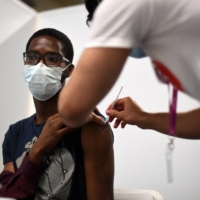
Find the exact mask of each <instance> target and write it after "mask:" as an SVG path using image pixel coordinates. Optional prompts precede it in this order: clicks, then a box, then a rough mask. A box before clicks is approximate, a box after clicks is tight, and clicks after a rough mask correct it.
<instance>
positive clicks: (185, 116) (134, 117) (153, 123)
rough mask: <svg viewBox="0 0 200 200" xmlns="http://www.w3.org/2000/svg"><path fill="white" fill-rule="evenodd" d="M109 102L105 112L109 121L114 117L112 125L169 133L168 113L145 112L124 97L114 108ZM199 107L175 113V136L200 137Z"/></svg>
mask: <svg viewBox="0 0 200 200" xmlns="http://www.w3.org/2000/svg"><path fill="white" fill-rule="evenodd" d="M111 106H112V104H110V105H109V106H108V108H107V111H106V114H107V115H108V116H109V121H110V122H111V121H113V120H114V119H115V123H114V127H115V128H117V127H118V126H119V125H120V124H121V127H122V128H124V127H125V125H126V124H130V125H136V126H138V127H139V128H142V129H151V130H155V131H158V132H161V133H164V134H167V135H168V133H169V114H168V113H149V112H145V111H144V110H143V109H142V108H141V107H140V106H139V105H138V104H137V103H136V102H135V101H134V100H133V99H131V98H130V97H125V98H123V99H119V100H118V101H117V102H116V104H115V110H110V107H111ZM199 119H200V108H197V109H194V110H191V111H188V112H183V113H177V119H176V136H177V137H179V138H185V139H200V123H199Z"/></svg>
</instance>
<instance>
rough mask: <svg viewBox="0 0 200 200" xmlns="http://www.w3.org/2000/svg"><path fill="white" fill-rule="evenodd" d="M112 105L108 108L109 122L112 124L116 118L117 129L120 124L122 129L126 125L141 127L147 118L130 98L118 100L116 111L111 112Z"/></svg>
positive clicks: (115, 125)
mask: <svg viewBox="0 0 200 200" xmlns="http://www.w3.org/2000/svg"><path fill="white" fill-rule="evenodd" d="M112 104H113V103H112ZM112 104H110V105H109V106H108V108H107V110H106V114H107V115H108V116H109V122H112V121H113V119H114V118H116V120H115V123H114V128H117V127H118V126H119V125H120V124H121V127H122V128H124V127H125V126H126V124H131V125H137V126H140V125H141V123H142V121H143V119H144V118H145V115H146V113H145V112H144V111H143V110H142V108H140V107H139V106H138V105H137V103H136V102H135V101H133V99H131V98H130V97H125V98H122V99H119V100H117V101H116V103H115V107H114V110H110V109H111V107H112Z"/></svg>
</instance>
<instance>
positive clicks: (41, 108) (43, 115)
mask: <svg viewBox="0 0 200 200" xmlns="http://www.w3.org/2000/svg"><path fill="white" fill-rule="evenodd" d="M58 96H59V94H58V93H57V94H56V95H54V96H53V97H52V98H50V99H48V100H47V101H38V100H37V99H35V98H33V100H34V104H35V109H36V120H35V123H36V124H42V123H45V122H46V121H47V119H48V118H49V117H51V116H53V115H55V114H57V113H58Z"/></svg>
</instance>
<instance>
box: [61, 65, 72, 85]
mask: <svg viewBox="0 0 200 200" xmlns="http://www.w3.org/2000/svg"><path fill="white" fill-rule="evenodd" d="M70 65H72V63H69V65H67V67H65V68H64V69H62V73H63V72H64V71H65V70H66V69H68V67H69V66H70ZM65 82H66V78H65V80H64V81H63V82H62V83H61V85H62V87H63V85H65Z"/></svg>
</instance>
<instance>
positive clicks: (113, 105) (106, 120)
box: [105, 86, 123, 123]
mask: <svg viewBox="0 0 200 200" xmlns="http://www.w3.org/2000/svg"><path fill="white" fill-rule="evenodd" d="M122 89H123V86H122V87H121V88H120V91H119V93H118V95H117V97H116V99H115V101H114V102H113V104H112V107H111V109H110V110H113V109H114V107H115V103H116V102H117V99H118V98H119V95H120V93H121V91H122ZM108 119H109V118H106V119H105V123H107V122H108Z"/></svg>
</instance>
